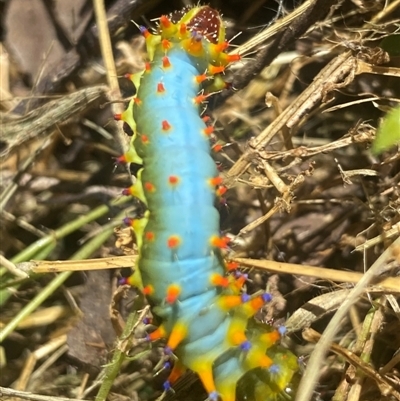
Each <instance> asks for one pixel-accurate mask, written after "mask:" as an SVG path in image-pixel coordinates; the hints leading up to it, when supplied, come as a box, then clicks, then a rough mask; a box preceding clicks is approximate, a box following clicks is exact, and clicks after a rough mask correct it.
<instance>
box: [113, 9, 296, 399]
mask: <svg viewBox="0 0 400 401" xmlns="http://www.w3.org/2000/svg"><path fill="white" fill-rule="evenodd" d="M140 31H141V33H142V34H143V36H144V38H145V42H146V47H147V56H148V61H147V62H146V67H145V69H144V70H143V71H142V72H141V73H139V74H134V75H129V76H128V77H129V79H131V80H132V82H133V83H134V84H135V86H136V88H137V93H136V95H135V97H134V98H133V99H132V100H131V102H130V104H129V107H128V108H127V110H126V111H125V112H124V113H123V114H122V115H119V116H117V117H116V118H117V119H120V120H123V121H124V122H126V123H128V124H129V126H130V127H131V129H132V131H133V136H132V139H131V146H130V150H129V151H128V153H127V154H126V155H124V156H123V157H122V158H121V160H124V161H126V162H135V163H138V162H140V164H142V165H143V168H142V169H141V170H140V172H139V173H138V175H137V180H136V182H135V184H134V185H133V186H131V187H130V188H129V189H127V190H125V192H124V194H126V195H133V196H136V197H138V198H139V199H140V200H141V201H142V202H143V203H144V204H145V205H146V207H147V211H146V213H145V215H144V217H143V219H134V220H130V221H129V224H130V225H131V226H132V227H133V229H134V231H135V235H136V238H137V244H138V248H139V257H138V261H137V265H136V267H135V273H134V276H133V278H132V279H131V280H128V281H129V282H132V283H134V284H135V285H138V287H139V288H141V289H142V290H143V292H144V293H145V294H146V296H147V297H148V298H149V300H150V302H151V304H152V305H155V306H154V308H153V312H154V314H156V315H157V316H159V317H160V318H161V320H162V322H163V323H162V325H161V326H160V327H159V328H158V329H157V330H156V331H154V332H153V333H151V334H149V335H148V337H147V339H148V340H149V341H155V340H158V339H165V341H166V346H165V349H164V352H165V355H166V356H171V355H172V354H174V355H175V357H176V358H177V361H178V362H176V363H175V365H174V368H173V370H172V372H171V375H170V377H169V379H168V380H167V382H166V383H165V385H164V388H165V389H166V390H168V389H169V388H170V387H171V384H173V383H174V382H175V381H176V379H177V378H178V377H179V375H180V374H181V373H182V372H183V371H184V370H185V369H191V370H192V371H194V372H196V373H197V374H198V376H199V377H200V379H201V381H202V383H203V386H204V388H205V389H206V391H207V393H208V397H209V399H210V400H213V401H217V400H222V401H235V400H236V392H237V387H238V382H241V381H242V380H243V379H244V378H245V377H246V376H247V375H248V374H251V376H250V378H249V380H250V382H251V381H252V380H256V379H257V377H258V376H260V375H261V383H259V384H257V386H252V388H251V390H250V391H248V390H244V391H245V393H248V394H250V393H251V394H250V395H246V396H245V397H246V398H247V399H248V400H251V399H253V400H256V401H257V400H261V399H263V400H264V401H274V400H275V399H278V397H279V394H281V393H282V391H283V390H284V389H285V387H286V386H287V384H288V383H289V382H290V380H291V377H292V375H293V374H294V372H295V371H296V370H297V367H296V366H295V364H293V363H292V364H291V365H290V366H289V365H287V364H286V362H284V360H283V359H284V358H283V357H282V358H280V359H279V358H278V359H279V360H278V362H276V361H275V351H274V349H275V347H276V344H277V342H279V339H280V337H281V333H280V332H279V331H276V330H273V329H272V328H270V327H269V326H267V328H268V329H267V331H265V330H264V331H259V330H258V329H257V330H253V329H251V328H250V327H249V319H250V320H251V318H252V317H253V316H254V314H255V313H256V312H257V311H258V310H259V308H260V307H262V306H263V305H264V304H265V303H266V302H269V301H270V300H271V297H270V295H269V294H262V295H258V296H255V297H250V296H248V295H246V294H245V293H243V292H242V289H243V285H244V283H245V281H246V276H245V275H242V274H240V273H237V274H236V273H235V269H236V268H237V266H236V265H228V266H225V264H224V262H223V260H222V257H221V249H223V248H226V247H227V246H228V240H227V239H226V238H223V237H222V238H221V237H220V235H219V213H218V211H217V209H216V208H215V200H216V197H217V196H222V195H223V194H224V193H225V191H226V188H225V187H224V186H223V183H222V179H221V178H220V177H219V174H218V169H217V167H216V164H215V162H214V160H213V158H212V156H211V153H212V149H211V143H210V137H211V135H212V133H213V130H214V128H213V126H212V125H211V124H210V118H209V117H201V114H202V109H203V107H204V104H205V103H206V102H207V99H208V97H209V96H211V95H212V93H214V92H216V91H219V90H221V89H223V88H224V87H225V82H224V79H223V74H224V71H225V69H226V67H227V66H228V65H229V64H230V63H232V62H235V61H238V60H239V59H240V58H239V56H237V55H234V56H232V55H228V54H227V53H226V49H227V47H228V42H226V40H225V30H224V24H223V21H222V19H221V17H220V15H219V14H218V12H217V11H215V10H213V9H212V8H210V7H209V6H198V7H193V8H191V9H189V10H185V11H184V12H176V13H174V14H173V15H172V16H171V17H167V16H162V17H160V19H159V26H158V30H157V32H156V33H155V34H152V33H150V32H149V31H148V30H147V29H146V28H144V27H140ZM281 353H282V355H283V356H287V358H289V359H290V360H291V361H292V362H293V358H294V359H295V357H294V356H293V355H292V354H291V353H290V352H289V351H286V350H285V351H284V352H281ZM256 381H257V380H256ZM254 389H255V390H256V391H253V390H254ZM260 394H263V395H260ZM260 397H262V398H260Z"/></svg>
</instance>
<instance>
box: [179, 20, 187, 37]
mask: <svg viewBox="0 0 400 401" xmlns="http://www.w3.org/2000/svg"><path fill="white" fill-rule="evenodd" d="M186 32H187V26H186V24H184V23H182V24H180V25H179V33H180V35H181V36H184V35H186Z"/></svg>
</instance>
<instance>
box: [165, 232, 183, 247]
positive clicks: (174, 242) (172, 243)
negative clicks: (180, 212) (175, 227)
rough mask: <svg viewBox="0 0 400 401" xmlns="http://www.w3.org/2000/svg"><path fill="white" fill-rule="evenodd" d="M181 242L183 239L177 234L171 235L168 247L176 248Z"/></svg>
mask: <svg viewBox="0 0 400 401" xmlns="http://www.w3.org/2000/svg"><path fill="white" fill-rule="evenodd" d="M180 244H181V239H180V238H179V237H178V236H177V235H171V236H170V237H169V238H168V240H167V245H168V248H170V249H175V248H178V246H179V245H180Z"/></svg>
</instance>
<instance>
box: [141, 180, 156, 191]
mask: <svg viewBox="0 0 400 401" xmlns="http://www.w3.org/2000/svg"><path fill="white" fill-rule="evenodd" d="M143 187H144V189H145V190H146V191H147V192H155V190H156V187H155V186H154V185H153V184H152V183H151V182H148V181H147V182H145V183H144V185H143Z"/></svg>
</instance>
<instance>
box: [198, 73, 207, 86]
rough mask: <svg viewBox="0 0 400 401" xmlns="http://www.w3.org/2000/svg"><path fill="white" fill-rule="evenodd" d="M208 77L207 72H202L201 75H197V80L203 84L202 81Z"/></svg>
mask: <svg viewBox="0 0 400 401" xmlns="http://www.w3.org/2000/svg"><path fill="white" fill-rule="evenodd" d="M206 79H207V75H206V74H201V75H196V82H197V83H198V84H201V83H202V82H204V81H205V80H206Z"/></svg>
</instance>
